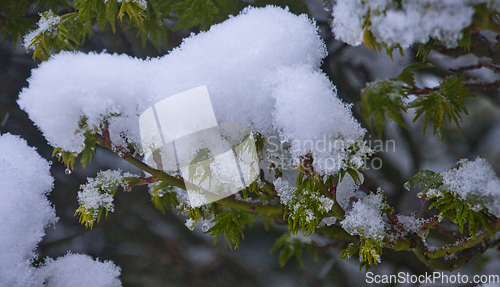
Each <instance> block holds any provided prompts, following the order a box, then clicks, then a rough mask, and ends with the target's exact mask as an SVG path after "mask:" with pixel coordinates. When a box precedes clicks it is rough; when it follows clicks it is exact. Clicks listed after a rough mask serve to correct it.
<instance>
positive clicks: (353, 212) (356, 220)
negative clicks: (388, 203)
mask: <svg viewBox="0 0 500 287" xmlns="http://www.w3.org/2000/svg"><path fill="white" fill-rule="evenodd" d="M382 200H383V197H382V193H380V192H378V193H371V194H369V195H366V196H365V197H363V198H361V199H360V200H358V201H356V202H355V203H354V204H353V206H352V209H350V210H349V211H347V213H346V217H345V219H344V220H342V221H341V222H340V225H341V226H342V227H343V228H344V229H345V231H347V232H348V233H349V234H351V235H360V236H363V237H365V238H371V239H374V240H376V241H379V242H380V241H382V240H383V239H384V237H385V228H384V220H383V217H382V209H383V208H384V207H385V203H383V202H382Z"/></svg>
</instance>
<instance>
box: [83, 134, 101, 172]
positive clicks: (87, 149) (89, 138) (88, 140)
mask: <svg viewBox="0 0 500 287" xmlns="http://www.w3.org/2000/svg"><path fill="white" fill-rule="evenodd" d="M84 136H85V139H84V141H83V145H84V147H83V150H82V157H81V158H80V164H81V165H82V167H83V168H86V167H87V163H89V162H90V161H91V160H92V157H93V155H94V153H95V151H96V145H97V140H96V138H95V136H94V134H93V133H92V132H91V131H86V132H85V133H84Z"/></svg>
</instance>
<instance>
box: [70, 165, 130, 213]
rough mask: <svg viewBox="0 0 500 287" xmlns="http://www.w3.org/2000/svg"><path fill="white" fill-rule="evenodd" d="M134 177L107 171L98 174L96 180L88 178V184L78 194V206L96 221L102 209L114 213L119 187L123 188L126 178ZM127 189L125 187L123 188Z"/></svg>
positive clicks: (118, 171)
mask: <svg viewBox="0 0 500 287" xmlns="http://www.w3.org/2000/svg"><path fill="white" fill-rule="evenodd" d="M132 176H133V175H132V174H130V173H128V172H126V173H123V174H122V171H121V170H106V171H100V172H98V173H97V175H96V177H94V178H90V177H89V178H87V184H85V185H82V186H81V190H80V191H79V192H78V204H79V205H80V206H83V207H84V209H85V210H86V211H87V212H91V213H92V216H93V217H94V220H96V219H97V216H98V214H99V210H100V208H101V207H102V208H104V209H106V212H113V211H114V205H113V196H114V192H116V189H117V188H118V187H119V186H123V184H124V183H123V178H124V177H132ZM123 187H125V186H123Z"/></svg>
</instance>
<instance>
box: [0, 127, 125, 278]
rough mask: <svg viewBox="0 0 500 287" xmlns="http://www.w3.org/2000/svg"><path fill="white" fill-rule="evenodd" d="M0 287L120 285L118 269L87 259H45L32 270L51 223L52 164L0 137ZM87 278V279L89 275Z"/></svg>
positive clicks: (15, 140) (15, 139) (7, 137)
mask: <svg viewBox="0 0 500 287" xmlns="http://www.w3.org/2000/svg"><path fill="white" fill-rule="evenodd" d="M0 150H1V151H2V152H1V153H0V186H1V189H0V197H1V198H2V200H1V201H0V222H1V224H0V286H9V287H16V286H20V287H26V286H42V284H43V282H45V283H47V284H48V286H51V287H57V286H76V287H79V286H82V287H83V286H97V287H101V286H102V287H108V286H109V287H111V286H121V282H120V280H119V279H118V276H119V275H120V269H119V268H118V267H115V266H114V265H113V263H111V262H104V263H101V262H98V261H94V260H92V259H91V258H90V257H88V256H85V255H74V254H68V255H67V256H65V257H63V258H59V259H57V260H55V261H54V260H52V259H48V261H46V266H43V267H41V268H34V267H33V266H32V265H31V262H32V260H34V259H36V258H37V255H36V254H35V252H34V250H35V249H36V247H37V245H38V243H39V242H40V240H41V239H42V237H43V236H44V235H45V232H44V230H45V227H46V226H48V225H50V224H55V222H56V221H57V219H58V218H57V217H56V215H55V210H54V208H53V207H52V205H51V203H50V202H49V201H48V199H47V194H48V193H49V192H50V191H51V190H52V187H53V181H54V179H53V178H52V176H51V175H50V165H49V163H48V162H47V161H46V160H44V159H43V158H42V157H40V155H38V153H37V152H36V150H35V149H34V148H31V147H29V146H28V145H27V143H26V141H25V140H23V139H21V138H19V137H17V136H13V135H11V134H4V135H1V136H0ZM89 274H91V276H89Z"/></svg>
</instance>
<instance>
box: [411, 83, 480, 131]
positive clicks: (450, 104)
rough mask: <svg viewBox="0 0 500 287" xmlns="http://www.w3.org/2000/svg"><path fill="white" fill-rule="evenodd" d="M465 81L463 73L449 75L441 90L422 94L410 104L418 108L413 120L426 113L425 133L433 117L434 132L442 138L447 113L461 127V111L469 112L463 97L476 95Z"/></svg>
mask: <svg viewBox="0 0 500 287" xmlns="http://www.w3.org/2000/svg"><path fill="white" fill-rule="evenodd" d="M464 81H465V75H463V74H462V75H461V76H460V77H457V76H455V75H452V76H448V77H446V78H445V79H444V80H443V82H442V83H441V85H440V86H439V90H437V91H431V92H429V94H427V95H422V96H421V97H420V98H419V99H418V100H416V101H414V102H413V103H412V104H411V105H410V106H409V107H410V108H416V112H415V118H414V119H413V122H415V121H416V120H417V119H418V118H420V116H422V115H424V135H425V134H426V132H427V126H428V124H429V122H430V120H431V118H433V126H434V128H433V133H434V134H438V132H439V134H440V135H441V140H442V139H443V128H444V118H445V115H446V116H447V117H448V120H449V122H451V121H453V122H454V123H455V125H456V126H457V127H458V128H460V121H461V120H462V118H461V116H460V113H465V114H468V112H467V108H466V106H465V103H464V102H463V99H465V98H470V97H474V95H472V93H471V92H470V91H469V90H468V89H467V88H465V87H464Z"/></svg>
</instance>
